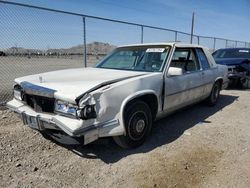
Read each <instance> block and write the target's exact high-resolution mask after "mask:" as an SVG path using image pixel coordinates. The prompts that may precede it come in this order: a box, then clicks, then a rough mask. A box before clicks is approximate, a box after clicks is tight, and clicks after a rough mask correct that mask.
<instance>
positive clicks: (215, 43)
mask: <svg viewBox="0 0 250 188" xmlns="http://www.w3.org/2000/svg"><path fill="white" fill-rule="evenodd" d="M215 46H216V38H214V46H213V48H214V51H215Z"/></svg>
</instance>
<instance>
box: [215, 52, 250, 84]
mask: <svg viewBox="0 0 250 188" xmlns="http://www.w3.org/2000/svg"><path fill="white" fill-rule="evenodd" d="M213 57H214V59H215V61H216V63H217V64H221V65H226V66H228V78H229V80H230V84H229V85H231V86H240V87H242V86H243V87H249V86H248V85H249V84H248V82H249V79H250V48H225V49H219V50H216V51H215V52H214V53H213Z"/></svg>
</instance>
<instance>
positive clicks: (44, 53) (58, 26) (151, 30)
mask: <svg viewBox="0 0 250 188" xmlns="http://www.w3.org/2000/svg"><path fill="white" fill-rule="evenodd" d="M190 38H191V35H190V34H189V33H185V32H181V31H175V30H171V29H167V28H160V27H154V26H149V25H143V24H137V23H130V22H125V21H119V20H112V19H106V18H101V17H95V16H89V15H84V14H79V13H73V12H65V11H61V10H54V9H48V8H43V7H36V6H31V5H25V4H20V3H14V2H6V1H1V0H0V105H4V104H5V103H6V102H7V101H8V100H10V99H11V98H12V87H13V84H14V82H13V81H14V79H15V78H17V77H22V76H25V75H30V74H38V73H42V72H47V71H54V70H59V69H66V68H79V67H86V66H94V64H96V63H97V62H98V61H99V60H100V59H101V58H102V57H103V56H105V55H106V54H107V53H109V52H110V51H111V50H113V49H114V48H115V47H116V46H118V45H123V44H131V43H145V42H168V41H171V42H173V41H176V42H177V41H179V42H186V43H190ZM193 43H196V44H200V45H204V46H207V47H208V48H210V49H211V51H213V50H215V49H218V48H227V47H250V43H248V42H242V41H233V40H228V39H221V38H214V37H206V36H198V35H193Z"/></svg>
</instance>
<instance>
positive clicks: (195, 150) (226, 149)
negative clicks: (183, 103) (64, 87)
mask: <svg viewBox="0 0 250 188" xmlns="http://www.w3.org/2000/svg"><path fill="white" fill-rule="evenodd" d="M249 97H250V93H249V90H248V91H247V90H245V91H236V90H226V91H223V92H222V95H221V98H220V101H219V103H218V104H217V106H216V107H212V108H211V107H207V106H204V105H202V104H198V105H195V106H193V107H190V108H188V109H186V110H182V111H180V112H178V113H175V114H173V115H171V116H169V117H167V118H165V119H162V120H160V121H158V122H156V123H155V126H154V128H153V131H152V135H151V137H150V138H149V139H148V140H147V142H146V143H145V144H144V145H143V146H141V147H139V148H137V149H133V150H123V149H120V148H119V147H118V146H116V145H115V144H114V143H113V141H112V140H111V139H102V140H99V141H97V142H95V143H93V144H90V145H87V146H67V145H62V144H56V143H54V142H52V141H50V140H46V139H45V138H43V137H42V136H41V135H40V134H39V133H38V132H36V131H34V130H31V129H29V128H27V127H25V126H24V125H22V123H21V121H20V120H19V119H18V118H17V117H16V115H15V114H13V113H12V112H9V111H8V110H1V111H0V139H1V144H0V149H1V150H0V180H1V181H0V187H181V188H183V187H213V188H214V187H243V188H244V187H249V185H250V168H249V167H250V123H249V122H250V116H249V113H250V100H249Z"/></svg>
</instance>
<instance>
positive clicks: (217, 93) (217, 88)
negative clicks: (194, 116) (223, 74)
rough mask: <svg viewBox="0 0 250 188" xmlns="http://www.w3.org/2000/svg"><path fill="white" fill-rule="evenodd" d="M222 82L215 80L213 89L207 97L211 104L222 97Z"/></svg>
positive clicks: (208, 102) (214, 103)
mask: <svg viewBox="0 0 250 188" xmlns="http://www.w3.org/2000/svg"><path fill="white" fill-rule="evenodd" d="M220 90H221V84H220V83H219V82H215V83H214V85H213V88H212V91H211V93H210V95H209V97H208V98H207V104H208V105H209V106H214V105H216V103H217V101H218V98H219V97H220Z"/></svg>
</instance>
